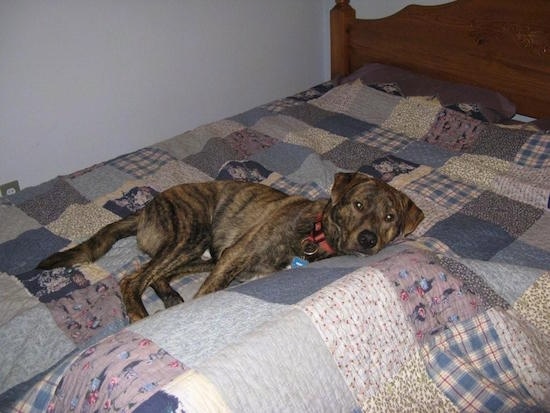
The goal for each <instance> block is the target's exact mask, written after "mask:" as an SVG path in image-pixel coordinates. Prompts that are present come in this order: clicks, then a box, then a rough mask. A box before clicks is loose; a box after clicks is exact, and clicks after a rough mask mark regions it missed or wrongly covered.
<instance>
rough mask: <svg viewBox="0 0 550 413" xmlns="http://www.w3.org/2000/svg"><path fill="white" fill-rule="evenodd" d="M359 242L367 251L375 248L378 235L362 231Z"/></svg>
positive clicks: (358, 238)
mask: <svg viewBox="0 0 550 413" xmlns="http://www.w3.org/2000/svg"><path fill="white" fill-rule="evenodd" d="M357 240H358V241H359V245H361V246H362V247H363V248H366V249H370V248H372V247H374V246H375V245H376V243H377V242H378V238H377V237H376V234H375V233H374V232H371V231H368V230H364V231H361V232H360V233H359V236H358V237H357Z"/></svg>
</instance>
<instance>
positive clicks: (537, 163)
mask: <svg viewBox="0 0 550 413" xmlns="http://www.w3.org/2000/svg"><path fill="white" fill-rule="evenodd" d="M514 161H515V162H516V163H518V164H520V165H524V166H531V167H533V168H548V167H550V135H544V134H534V135H533V136H531V137H530V138H529V139H528V140H527V142H525V144H524V145H523V146H522V148H521V149H520V151H519V152H518V154H517V155H516V158H515V159H514Z"/></svg>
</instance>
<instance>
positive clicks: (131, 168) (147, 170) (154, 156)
mask: <svg viewBox="0 0 550 413" xmlns="http://www.w3.org/2000/svg"><path fill="white" fill-rule="evenodd" d="M173 159H174V158H173V157H172V156H170V155H169V154H168V153H166V152H165V151H163V150H161V149H158V148H154V147H150V148H143V149H140V150H138V151H135V152H132V153H129V154H127V155H123V156H120V157H118V158H115V159H113V160H112V161H109V162H108V164H109V165H111V166H113V167H115V168H117V169H120V170H121V171H123V172H126V173H127V174H129V175H131V176H133V177H135V178H143V177H145V176H147V175H151V174H152V173H154V172H155V171H156V170H157V169H159V168H160V167H161V166H162V165H164V164H165V163H167V162H170V161H171V160H173Z"/></svg>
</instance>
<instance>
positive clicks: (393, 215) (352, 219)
mask: <svg viewBox="0 0 550 413" xmlns="http://www.w3.org/2000/svg"><path fill="white" fill-rule="evenodd" d="M423 219H424V213H423V212H422V211H421V210H420V208H418V207H417V206H416V205H415V204H414V202H413V201H411V199H410V198H409V197H408V196H407V195H405V194H404V193H402V192H400V191H398V190H397V189H395V188H393V187H391V186H390V185H388V184H387V183H385V182H384V181H381V180H379V179H376V178H373V177H370V176H369V175H366V174H363V173H359V172H358V173H338V174H336V175H335V177H334V185H333V187H332V192H331V200H330V202H329V203H328V205H327V209H326V210H325V214H324V217H323V227H324V230H325V233H326V234H327V238H329V239H330V240H331V242H332V247H333V248H335V249H336V250H337V251H338V253H340V254H367V255H371V254H376V253H377V252H378V251H380V250H381V249H382V248H383V247H384V246H386V244H388V243H389V242H391V241H392V240H393V239H395V238H396V237H397V236H398V235H402V236H406V235H408V234H410V233H411V232H413V231H414V230H415V229H416V227H417V226H418V224H419V223H420V222H421V221H422V220H423Z"/></svg>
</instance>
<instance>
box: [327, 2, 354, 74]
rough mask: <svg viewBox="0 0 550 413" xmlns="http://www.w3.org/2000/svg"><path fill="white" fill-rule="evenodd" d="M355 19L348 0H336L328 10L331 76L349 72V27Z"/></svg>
mask: <svg viewBox="0 0 550 413" xmlns="http://www.w3.org/2000/svg"><path fill="white" fill-rule="evenodd" d="M354 20H355V10H354V9H353V7H351V6H350V5H349V0H336V4H335V5H334V7H333V8H332V10H331V11H330V61H331V68H330V74H331V78H332V79H335V78H337V77H338V76H346V75H348V74H349V73H350V53H349V49H350V45H349V28H350V26H351V23H352V22H353V21H354Z"/></svg>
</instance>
